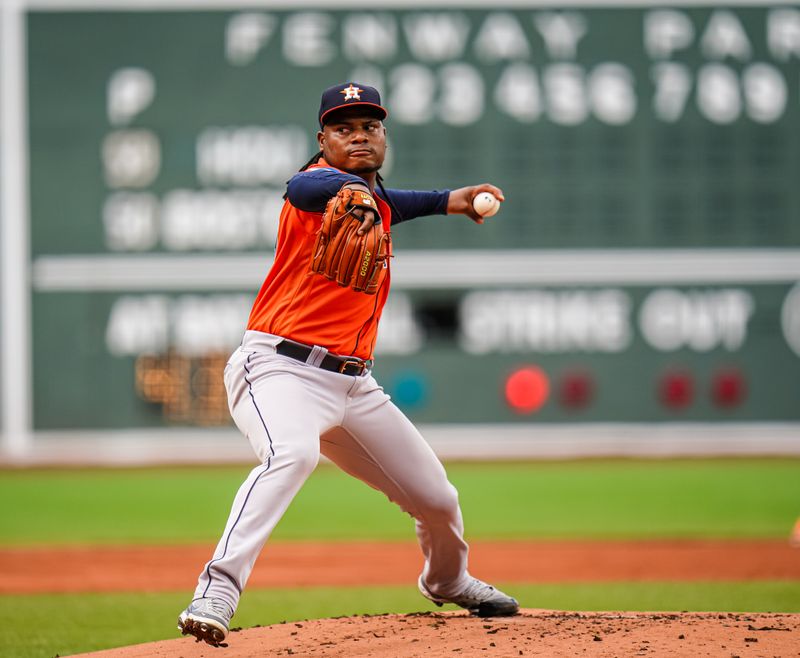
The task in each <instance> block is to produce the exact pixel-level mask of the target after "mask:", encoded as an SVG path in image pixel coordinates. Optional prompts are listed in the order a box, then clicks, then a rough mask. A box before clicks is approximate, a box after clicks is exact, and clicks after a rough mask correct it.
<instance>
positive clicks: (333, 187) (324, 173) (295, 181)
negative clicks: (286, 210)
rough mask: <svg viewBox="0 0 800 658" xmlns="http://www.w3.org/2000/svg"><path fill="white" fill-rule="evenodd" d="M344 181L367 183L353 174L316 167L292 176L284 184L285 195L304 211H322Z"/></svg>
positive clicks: (290, 201)
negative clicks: (285, 184)
mask: <svg viewBox="0 0 800 658" xmlns="http://www.w3.org/2000/svg"><path fill="white" fill-rule="evenodd" d="M345 183H361V184H362V185H366V184H367V183H366V181H365V180H364V179H363V178H360V177H358V176H356V175H354V174H345V173H343V172H341V171H337V170H336V169H329V168H327V167H318V168H316V169H311V170H307V171H301V172H300V173H297V174H295V175H294V176H292V178H291V179H290V180H289V182H288V184H287V186H286V196H287V198H288V199H289V203H291V204H292V205H293V206H294V207H295V208H299V209H300V210H304V211H306V212H323V211H324V210H325V205H326V204H327V203H328V200H329V199H330V198H331V197H334V196H336V193H337V192H338V191H339V190H340V189H342V185H344V184H345Z"/></svg>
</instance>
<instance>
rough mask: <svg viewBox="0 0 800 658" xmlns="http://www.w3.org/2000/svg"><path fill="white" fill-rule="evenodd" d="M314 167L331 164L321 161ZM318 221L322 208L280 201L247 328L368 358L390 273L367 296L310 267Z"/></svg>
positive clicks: (385, 214)
mask: <svg viewBox="0 0 800 658" xmlns="http://www.w3.org/2000/svg"><path fill="white" fill-rule="evenodd" d="M316 166H317V167H328V168H329V169H330V168H331V167H330V165H328V164H326V163H325V162H324V161H323V160H320V162H319V164H318V165H316ZM313 168H314V166H312V167H310V168H309V169H313ZM374 198H375V201H376V202H377V204H378V212H379V213H380V215H381V218H382V220H383V228H384V230H385V231H386V232H387V233H389V232H390V229H391V223H392V215H391V209H390V207H389V205H388V204H387V203H386V202H385V201H384V200H383V199H380V198H378V197H377V196H374ZM321 223H322V213H321V212H307V211H303V210H300V209H299V208H296V207H295V206H293V205H292V204H291V203H290V202H289V201H288V200H287V201H286V202H285V203H284V204H283V209H282V210H281V217H280V226H279V228H278V240H277V245H276V247H275V261H274V263H273V264H272V268H271V269H270V271H269V274H267V278H266V280H265V281H264V284H263V285H262V286H261V290H260V291H259V293H258V296H257V297H256V301H255V303H254V304H253V309H252V311H251V312H250V319H249V321H248V323H247V328H248V329H251V330H254V331H263V332H266V333H269V334H275V335H278V336H283V337H284V338H290V339H291V340H295V341H298V342H300V343H305V344H306V345H320V346H322V347H325V348H327V349H328V351H330V352H333V353H334V354H340V355H346V356H356V357H358V358H361V359H371V358H372V353H373V350H374V349H375V340H376V339H377V334H378V322H379V320H380V317H381V312H382V311H383V307H384V304H386V298H387V297H388V296H389V278H390V276H389V275H390V273H389V272H387V273H386V277H385V278H384V280H383V283H382V284H381V287H380V288H379V290H378V292H377V293H376V294H374V295H366V294H364V293H363V292H354V291H353V290H351V289H350V288H345V287H341V286H339V285H338V284H337V283H336V282H335V281H329V280H328V279H326V278H325V277H324V276H321V275H320V274H315V273H314V272H312V271H311V270H310V262H311V253H312V250H313V248H314V243H315V241H316V236H317V231H318V230H319V227H320V225H321Z"/></svg>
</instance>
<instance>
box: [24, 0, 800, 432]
mask: <svg viewBox="0 0 800 658" xmlns="http://www.w3.org/2000/svg"><path fill="white" fill-rule="evenodd" d="M287 7H288V5H275V6H271V5H270V4H269V3H264V5H263V7H259V8H252V7H248V8H245V9H242V10H241V11H236V10H234V9H231V10H225V11H222V10H200V9H189V8H183V9H181V10H169V9H163V10H152V9H148V10H137V11H133V10H124V9H123V10H120V9H114V10H113V11H112V10H108V11H104V10H102V9H91V10H88V9H84V10H81V11H66V10H54V9H38V10H37V9H31V10H29V11H27V12H26V14H25V26H26V31H27V88H28V97H27V107H28V119H27V121H28V145H29V153H28V157H29V163H30V173H29V202H28V203H29V207H30V244H31V263H32V270H31V271H32V282H31V290H30V295H31V304H32V355H33V370H32V372H33V425H34V429H36V430H80V429H115V428H155V427H165V426H166V427H172V426H176V425H177V426H180V425H190V426H191V425H224V424H228V423H229V419H228V417H227V410H226V406H225V400H224V391H223V390H222V388H221V386H222V384H221V372H222V368H223V367H224V364H225V359H226V357H227V355H228V354H229V353H230V351H231V350H232V349H233V348H234V347H235V346H236V345H237V344H238V342H239V340H240V338H241V333H242V331H243V329H244V323H245V321H246V318H247V314H248V311H249V307H250V304H251V303H252V300H253V298H254V295H255V292H256V291H257V289H258V287H259V286H260V284H261V282H262V280H263V277H264V276H265V274H266V271H267V269H268V267H269V264H270V262H271V258H272V251H273V249H274V244H275V237H276V231H277V218H278V213H279V209H280V207H281V204H282V195H283V193H284V191H285V182H286V180H287V179H288V178H289V177H290V176H291V175H292V173H293V172H295V171H296V170H297V169H298V168H299V167H300V166H301V165H302V164H303V163H304V162H306V160H307V159H308V158H309V157H310V156H311V155H312V154H313V153H314V152H315V151H316V150H317V149H316V137H315V135H316V130H317V125H316V109H317V107H318V103H319V96H320V93H321V91H322V90H323V89H324V88H326V87H328V86H330V85H332V84H335V83H337V82H340V81H347V80H355V81H358V82H362V83H365V84H371V85H375V86H377V87H378V88H379V89H380V90H381V92H382V95H383V98H384V100H385V102H386V105H387V107H388V110H389V117H388V119H387V122H386V126H387V130H388V135H389V143H390V149H389V154H390V157H389V159H388V161H387V163H386V166H385V168H384V172H383V174H384V177H385V178H386V180H387V183H388V186H389V187H390V188H391V187H394V188H406V189H433V188H438V189H441V188H454V187H459V186H462V185H467V184H474V183H479V182H483V181H491V182H493V183H495V184H497V185H498V186H500V187H501V188H502V189H503V190H504V192H505V195H506V197H507V201H506V203H504V204H503V206H502V209H501V211H500V213H499V214H498V215H496V216H495V217H493V218H491V219H488V220H487V221H486V223H485V224H484V225H483V226H476V225H473V224H472V223H471V222H470V221H469V220H468V219H466V218H463V217H457V216H448V217H428V218H419V219H416V220H414V221H412V222H408V223H404V224H401V225H399V226H398V227H396V229H395V230H394V232H393V239H394V243H395V251H396V253H397V257H396V258H395V261H394V262H393V284H394V286H393V288H394V289H393V292H392V294H391V296H390V301H389V304H388V306H387V308H386V311H385V314H384V319H383V321H382V326H381V330H380V336H379V344H378V351H377V354H376V358H377V365H376V376H377V377H378V379H379V381H381V382H382V383H383V384H384V386H385V387H386V389H387V391H388V392H389V393H390V394H391V395H392V397H393V398H394V400H395V401H396V402H397V403H398V404H399V405H400V406H401V408H403V409H404V410H405V411H406V412H407V413H408V414H409V415H410V417H412V418H413V419H414V420H417V421H422V422H426V423H455V422H474V423H507V424H509V425H511V424H521V423H522V424H524V423H538V422H546V423H567V422H568V423H576V422H577V423H600V422H603V423H605V422H621V423H625V422H636V423H657V422H663V421H673V420H681V421H693V422H703V423H711V424H713V423H718V422H731V421H780V422H797V421H798V420H800V184H798V183H799V182H800V8H798V7H797V6H793V5H787V4H775V5H761V4H754V5H752V6H742V5H738V4H737V5H736V6H727V5H704V6H696V5H691V4H689V5H687V4H683V3H682V4H680V5H675V6H669V5H664V6H662V5H659V6H657V7H656V6H649V5H645V4H643V5H642V6H629V5H626V6H619V7H608V6H599V5H596V4H592V3H587V4H586V5H585V6H580V5H574V6H573V5H571V6H569V7H562V8H558V9H556V8H553V7H547V6H541V5H538V3H534V4H531V5H530V6H529V7H523V6H521V3H514V4H513V5H512V6H510V7H504V6H502V5H500V6H498V7H492V8H482V9H477V8H473V7H472V6H471V5H467V4H464V5H461V4H458V3H455V2H448V3H444V4H443V5H441V6H438V7H437V8H436V9H430V8H423V7H413V8H408V9H398V8H397V5H395V4H382V3H380V2H376V3H374V7H371V8H370V9H368V10H364V9H363V8H357V9H356V8H354V9H353V10H347V9H344V10H336V11H334V10H329V9H328V8H326V5H325V4H324V3H320V4H319V6H317V7H313V6H308V7H305V6H304V7H303V8H300V9H291V8H287ZM109 9H111V7H110V6H109Z"/></svg>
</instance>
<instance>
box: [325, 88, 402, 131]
mask: <svg viewBox="0 0 800 658" xmlns="http://www.w3.org/2000/svg"><path fill="white" fill-rule="evenodd" d="M358 105H361V106H365V107H372V108H375V114H376V116H378V117H379V118H380V119H385V118H386V115H387V114H389V113H388V112H387V111H386V108H385V107H383V106H382V105H381V95H380V94H379V93H378V90H377V89H375V87H369V86H367V85H362V84H358V83H356V82H345V83H344V84H339V85H334V86H333V87H328V89H326V90H325V91H323V92H322V100H321V101H320V104H319V126H320V128H321V127H322V126H323V125H325V117H326V116H328V115H329V114H330V113H331V112H334V111H336V110H341V109H342V108H344V107H353V106H358Z"/></svg>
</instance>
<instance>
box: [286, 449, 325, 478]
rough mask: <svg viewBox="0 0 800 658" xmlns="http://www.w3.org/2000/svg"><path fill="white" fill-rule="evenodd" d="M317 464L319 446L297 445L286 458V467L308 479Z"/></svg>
mask: <svg viewBox="0 0 800 658" xmlns="http://www.w3.org/2000/svg"><path fill="white" fill-rule="evenodd" d="M318 463H319V445H313V444H308V445H298V446H295V447H294V449H293V450H292V453H291V455H289V456H288V461H287V466H288V467H289V468H291V469H292V470H294V471H296V472H297V474H298V475H300V476H304V477H308V476H309V475H311V473H312V472H313V471H314V469H315V468H316V467H317V464H318Z"/></svg>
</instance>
